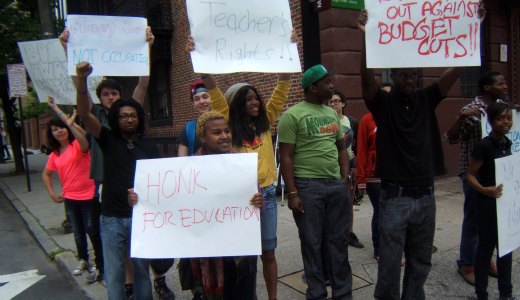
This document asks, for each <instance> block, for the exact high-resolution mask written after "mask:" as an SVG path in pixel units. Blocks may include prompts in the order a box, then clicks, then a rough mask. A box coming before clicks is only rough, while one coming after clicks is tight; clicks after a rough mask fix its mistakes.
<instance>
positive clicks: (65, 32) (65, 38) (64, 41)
mask: <svg viewBox="0 0 520 300" xmlns="http://www.w3.org/2000/svg"><path fill="white" fill-rule="evenodd" d="M59 40H60V44H61V46H62V47H63V49H65V51H67V43H68V42H69V30H68V29H67V28H65V29H63V32H62V33H61V34H60V37H59Z"/></svg>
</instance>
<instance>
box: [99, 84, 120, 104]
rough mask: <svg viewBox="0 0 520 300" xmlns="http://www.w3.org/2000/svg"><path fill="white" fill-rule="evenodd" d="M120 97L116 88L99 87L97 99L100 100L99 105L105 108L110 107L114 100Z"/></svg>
mask: <svg viewBox="0 0 520 300" xmlns="http://www.w3.org/2000/svg"><path fill="white" fill-rule="evenodd" d="M120 98H121V95H120V94H119V91H118V90H115V89H111V88H103V89H101V93H100V99H99V101H101V106H103V107H104V108H106V109H110V108H111V107H112V104H114V102H116V101H117V100H119V99H120Z"/></svg>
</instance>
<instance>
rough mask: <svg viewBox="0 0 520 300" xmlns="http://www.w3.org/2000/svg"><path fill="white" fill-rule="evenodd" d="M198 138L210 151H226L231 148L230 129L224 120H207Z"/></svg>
mask: <svg viewBox="0 0 520 300" xmlns="http://www.w3.org/2000/svg"><path fill="white" fill-rule="evenodd" d="M200 140H201V142H202V143H203V144H204V145H205V147H206V149H207V150H208V152H210V153H216V154H218V153H228V152H229V151H230V149H231V130H229V126H228V123H227V122H226V120H224V119H219V120H210V121H207V122H206V124H204V136H202V137H201V139H200Z"/></svg>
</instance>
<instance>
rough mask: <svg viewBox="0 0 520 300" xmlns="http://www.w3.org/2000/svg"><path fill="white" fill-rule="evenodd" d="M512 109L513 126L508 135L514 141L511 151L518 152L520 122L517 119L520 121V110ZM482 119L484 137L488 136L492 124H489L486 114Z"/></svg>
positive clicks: (481, 125)
mask: <svg viewBox="0 0 520 300" xmlns="http://www.w3.org/2000/svg"><path fill="white" fill-rule="evenodd" d="M512 111H513V126H511V130H509V133H508V134H507V137H508V138H509V139H510V140H511V142H512V143H513V144H512V145H511V152H513V153H518V152H520V124H519V123H518V122H517V121H520V112H519V111H517V110H514V109H513V110H512ZM481 120H482V122H480V129H481V130H482V137H486V136H488V135H489V133H490V132H491V125H489V122H488V121H487V116H486V115H483V116H482V117H481Z"/></svg>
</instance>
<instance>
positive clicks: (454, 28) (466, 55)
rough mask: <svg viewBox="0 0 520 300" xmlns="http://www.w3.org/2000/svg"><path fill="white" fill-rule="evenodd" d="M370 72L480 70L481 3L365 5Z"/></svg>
mask: <svg viewBox="0 0 520 300" xmlns="http://www.w3.org/2000/svg"><path fill="white" fill-rule="evenodd" d="M365 7H366V9H367V10H368V22H367V24H366V28H365V29H366V34H365V38H366V57H367V67H368V68H419V67H421V68H422V67H450V66H480V21H479V17H478V7H479V1H478V0H473V1H471V0H470V1H457V2H454V1H437V0H424V1H413V2H411V1H402V0H365Z"/></svg>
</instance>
